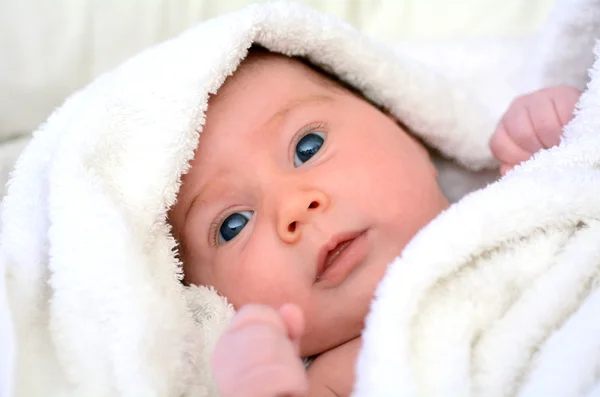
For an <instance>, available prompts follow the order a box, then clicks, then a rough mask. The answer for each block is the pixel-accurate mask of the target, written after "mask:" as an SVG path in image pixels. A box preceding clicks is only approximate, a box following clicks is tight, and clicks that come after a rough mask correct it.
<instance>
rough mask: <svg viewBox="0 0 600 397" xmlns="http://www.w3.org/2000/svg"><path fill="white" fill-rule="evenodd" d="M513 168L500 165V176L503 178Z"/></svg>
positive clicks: (512, 166)
mask: <svg viewBox="0 0 600 397" xmlns="http://www.w3.org/2000/svg"><path fill="white" fill-rule="evenodd" d="M513 168H514V165H507V164H502V165H501V166H500V175H502V176H504V175H506V173H507V172H508V171H510V170H512V169H513Z"/></svg>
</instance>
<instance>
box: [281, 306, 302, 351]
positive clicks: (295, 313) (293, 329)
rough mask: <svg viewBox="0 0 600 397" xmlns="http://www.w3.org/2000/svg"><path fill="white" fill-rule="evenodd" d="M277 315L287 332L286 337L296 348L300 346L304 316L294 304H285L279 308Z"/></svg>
mask: <svg viewBox="0 0 600 397" xmlns="http://www.w3.org/2000/svg"><path fill="white" fill-rule="evenodd" d="M279 315H280V316H281V319H282V320H283V324H284V325H285V328H286V330H287V334H288V337H289V338H290V340H291V341H292V342H293V343H294V345H295V346H296V347H298V346H299V344H300V338H301V337H302V335H303V334H304V314H303V313H302V310H301V309H300V308H299V307H298V306H297V305H294V304H291V303H287V304H285V305H283V306H281V307H280V308H279Z"/></svg>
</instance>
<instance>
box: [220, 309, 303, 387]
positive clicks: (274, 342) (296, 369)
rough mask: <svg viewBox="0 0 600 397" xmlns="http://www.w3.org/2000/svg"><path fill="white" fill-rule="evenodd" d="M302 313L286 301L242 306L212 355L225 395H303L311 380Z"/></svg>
mask: <svg viewBox="0 0 600 397" xmlns="http://www.w3.org/2000/svg"><path fill="white" fill-rule="evenodd" d="M303 328H304V320H303V317H302V312H301V311H300V309H299V308H298V307H297V306H294V305H284V306H282V307H281V308H280V309H279V311H276V310H274V309H271V308H269V307H267V306H259V305H249V306H245V307H243V308H242V309H241V310H240V311H239V312H238V313H237V314H236V315H235V317H234V318H233V320H232V322H231V325H230V326H229V328H228V329H227V330H226V331H225V333H224V334H223V335H222V336H221V338H220V339H219V342H218V343H217V347H216V349H215V352H214V354H213V356H212V370H213V376H214V379H215V382H216V385H217V389H218V391H219V395H220V396H221V397H270V396H273V397H276V396H277V397H280V396H281V397H283V396H285V397H299V396H305V395H307V393H308V380H307V377H306V372H305V370H304V365H303V364H302V360H301V359H300V356H299V353H298V343H299V340H300V337H301V335H302V333H303V332H304V329H303Z"/></svg>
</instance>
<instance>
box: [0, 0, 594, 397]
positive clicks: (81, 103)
mask: <svg viewBox="0 0 600 397" xmlns="http://www.w3.org/2000/svg"><path fill="white" fill-rule="evenodd" d="M587 3H590V4H591V3H595V2H593V1H589V2H587ZM576 5H577V6H578V7H579V8H578V7H569V8H566V7H565V8H563V11H565V10H566V11H568V12H567V14H568V15H570V16H571V17H573V15H575V16H576V12H575V11H576V10H579V11H581V9H582V8H581V7H583V6H585V5H586V2H585V1H581V2H580V3H578V4H576ZM574 10H575V11H574ZM586 15H588V14H586ZM572 20H574V19H573V18H570V19H569V18H566V19H564V20H562V21H558V22H556V21H555V23H554V25H553V26H554V28H556V29H557V30H560V29H559V28H564V27H566V28H568V27H569V26H571V25H569V23H570V22H569V21H572ZM586 26H588V27H590V26H592V24H591V23H588V24H587V25H586ZM566 30H567V31H568V29H566ZM593 34H594V32H593V29H591V30H590V31H589V32H587V34H586V35H579V36H573V37H572V40H571V42H570V43H571V44H572V43H573V42H576V41H577V40H582V38H583V37H585V39H586V40H587V41H588V43H584V44H589V38H590V37H591V36H592V35H593ZM548 37H551V35H548ZM556 37H563V36H562V35H561V34H559V35H556ZM252 42H257V43H260V44H261V45H263V46H265V47H267V48H269V49H271V50H273V51H278V52H282V53H285V54H289V55H300V56H306V57H307V58H308V59H310V60H311V61H313V62H314V63H316V64H318V65H321V66H322V67H324V68H326V69H328V70H331V71H332V72H333V73H335V74H337V75H339V76H340V77H341V78H342V79H344V80H346V81H347V82H348V83H350V84H352V85H354V86H356V87H357V88H358V89H360V90H361V91H362V92H363V93H364V94H365V95H366V96H367V97H369V98H370V99H371V100H373V101H374V102H376V103H378V104H380V105H382V106H383V107H385V108H387V109H389V110H390V111H391V113H392V114H394V115H395V116H396V117H397V118H398V119H400V120H402V121H403V122H404V123H405V124H407V125H408V126H409V127H410V128H411V129H412V130H413V131H415V133H416V134H418V135H419V136H420V137H421V138H422V139H423V140H424V141H425V142H426V143H427V144H429V145H430V146H431V147H433V148H436V149H437V150H439V151H440V152H441V153H442V154H443V155H445V156H446V157H447V158H449V159H451V160H452V161H453V168H451V171H450V172H448V173H445V172H443V173H442V177H443V181H442V182H443V183H445V185H446V186H448V184H450V185H455V184H456V183H455V182H454V181H456V179H455V178H456V175H461V176H462V178H467V179H466V181H467V182H469V183H470V184H469V183H464V182H465V180H464V179H461V181H462V182H461V186H468V187H469V188H472V187H473V186H477V185H478V184H479V182H477V181H476V183H475V182H473V181H474V180H475V179H473V178H471V175H473V174H470V173H469V172H467V171H466V170H467V169H468V170H470V172H471V173H473V172H475V171H478V170H482V169H484V168H486V167H491V166H493V165H494V162H493V160H492V158H491V155H490V152H489V150H488V146H487V142H488V139H489V136H490V134H491V133H492V131H493V128H494V125H495V122H496V120H497V117H498V112H497V111H494V109H499V108H500V106H498V104H494V103H492V102H488V103H485V102H482V101H481V98H490V96H489V95H487V96H486V95H480V94H479V92H478V90H479V91H482V92H484V91H485V89H484V88H482V87H476V86H474V85H473V84H472V83H471V84H467V82H466V80H467V79H466V78H465V76H462V77H461V76H458V75H456V74H452V73H449V74H448V75H447V76H443V75H442V74H440V73H436V71H435V70H434V69H435V68H432V67H426V66H425V64H423V63H420V62H417V61H415V60H413V59H411V58H408V57H405V56H403V55H402V54H401V53H399V52H396V51H392V50H390V49H389V48H388V47H385V46H383V45H381V44H378V43H375V42H373V41H371V40H369V39H367V38H365V37H363V36H362V35H360V34H358V33H357V32H356V31H354V30H353V29H352V28H351V27H349V26H347V25H345V24H343V23H340V22H338V21H336V20H334V19H331V18H328V17H326V16H323V15H320V14H317V13H315V12H313V11H311V10H310V9H308V8H305V7H302V6H298V5H289V4H283V3H271V4H262V5H254V6H251V7H248V8H246V9H243V10H241V11H239V12H237V13H234V14H231V15H227V16H224V17H222V18H218V19H214V20H211V21H207V22H206V23H203V24H201V25H199V26H197V27H196V28H194V29H191V30H189V31H188V32H186V33H184V34H183V35H181V36H179V37H177V38H175V39H173V40H171V41H169V42H166V43H164V44H161V45H159V46H157V47H154V48H152V49H150V50H148V51H145V52H144V53H142V54H140V55H138V56H136V57H134V58H133V59H131V60H130V61H128V62H126V63H125V64H123V65H122V66H120V67H119V68H117V69H115V70H114V71H112V72H110V73H107V74H105V75H104V76H102V77H100V78H99V79H98V80H96V81H95V82H93V83H92V84H90V85H89V86H87V87H86V88H85V89H83V90H82V91H80V92H78V93H76V94H74V95H73V96H72V97H71V98H69V99H68V100H67V101H66V103H65V104H64V105H63V106H62V107H61V108H60V109H58V110H57V111H56V112H55V113H54V114H53V115H52V116H51V117H50V119H49V120H48V121H47V123H46V124H45V125H43V126H42V127H41V128H40V129H39V130H38V131H37V132H36V133H35V134H34V138H33V140H32V142H31V144H30V145H29V146H28V147H27V148H26V149H25V151H24V152H23V154H22V156H21V157H20V159H19V161H18V162H17V166H16V169H15V171H14V174H13V176H12V179H11V183H10V186H9V188H8V193H7V196H6V198H5V200H4V202H3V206H2V213H1V215H2V219H1V224H0V233H1V234H0V269H2V272H3V273H2V274H3V278H2V283H5V284H6V289H7V292H6V295H5V296H4V295H2V296H1V297H0V305H2V304H4V303H6V304H7V305H8V307H9V310H10V311H9V312H7V311H6V310H0V313H2V314H6V313H8V314H9V316H10V319H8V318H6V315H4V316H3V317H2V318H0V325H3V324H6V323H7V322H8V321H10V322H11V323H12V325H13V327H12V328H10V329H8V332H7V331H6V330H5V331H3V332H2V333H1V334H0V336H1V337H2V340H1V344H0V347H1V348H3V350H2V351H3V352H5V351H6V352H9V353H10V354H6V355H3V357H2V362H1V364H2V365H1V366H0V369H1V370H2V371H3V373H2V378H1V379H3V380H5V384H4V391H6V394H7V395H11V394H13V395H15V396H132V397H133V396H182V395H185V396H192V397H195V396H213V395H215V393H214V389H213V386H212V382H211V378H210V373H209V371H208V366H207V357H208V355H209V353H210V351H211V349H212V347H213V345H214V342H215V340H216V338H217V337H218V335H219V333H220V332H221V330H222V329H223V327H224V326H226V324H227V321H228V319H229V318H230V317H231V315H232V313H233V311H232V309H231V307H230V306H228V305H227V303H226V302H225V300H224V299H222V298H220V297H219V296H218V295H217V294H216V293H215V292H214V291H211V290H210V289H208V288H197V287H192V288H186V287H184V286H183V285H182V284H181V283H180V282H179V279H180V273H181V269H180V264H179V263H178V261H177V259H176V257H175V255H174V251H175V248H176V244H175V241H174V239H173V238H172V236H171V235H170V228H169V226H168V224H167V223H166V213H167V209H168V208H169V207H170V206H171V205H172V204H173V202H174V200H175V197H176V192H177V189H178V187H179V183H180V177H181V174H182V173H183V172H185V171H186V169H187V167H188V162H189V160H190V159H191V157H192V155H193V151H194V148H195V147H196V145H197V142H198V139H199V136H201V131H202V125H203V123H204V112H205V110H206V106H207V99H208V96H209V94H211V93H215V92H216V91H217V90H218V88H219V86H220V85H221V84H222V83H223V81H224V79H225V78H226V77H227V76H228V75H230V74H231V73H233V72H234V71H235V68H236V67H237V65H238V64H239V62H240V60H241V59H243V57H244V56H245V54H246V49H247V48H248V47H249V46H250V44H251V43H252ZM556 42H557V41H556V40H549V41H548V43H550V44H547V46H546V47H545V46H544V45H541V44H540V43H538V44H539V45H538V46H536V47H535V51H538V50H541V49H543V48H550V47H552V45H554V44H555V43H556ZM566 48H569V49H572V47H570V46H566ZM532 51H533V50H532ZM535 51H533V52H530V55H531V54H533V55H535V54H537V61H538V62H539V65H540V66H539V67H538V69H535V68H532V69H531V70H521V71H520V74H519V75H525V74H526V73H529V76H530V77H529V78H528V79H527V81H528V84H529V85H530V86H535V85H536V84H541V83H542V82H543V81H544V79H548V78H549V77H548V76H550V77H552V78H555V79H556V78H559V77H560V73H561V72H560V71H559V72H553V71H549V72H548V69H547V68H545V67H544V65H545V62H544V59H550V58H551V57H550V56H548V55H544V53H543V51H541V52H540V53H536V52H535ZM578 51H579V52H577V53H576V55H577V56H579V55H581V54H586V55H587V54H590V53H591V49H590V48H586V47H585V46H584V45H581V46H580V47H578ZM588 57H589V55H588ZM558 58H560V57H558ZM576 58H577V59H576V60H572V62H567V64H569V65H570V69H569V70H572V71H575V70H579V72H580V73H579V74H578V75H577V74H576V73H575V74H576V75H577V76H579V77H580V76H585V73H584V71H585V68H586V67H587V66H588V65H587V64H586V62H587V58H586V57H585V56H583V58H581V59H579V58H578V57H576ZM496 66H497V68H496V71H495V73H496V74H497V75H500V74H501V73H500V72H499V71H501V70H503V69H502V68H503V67H505V65H503V64H497V65H496ZM437 69H440V68H439V66H438V68H437ZM487 73H491V71H490V70H489V69H488V70H487ZM507 73H508V72H507ZM510 73H513V75H512V76H513V77H514V73H515V70H512V71H511V72H510ZM566 77H568V76H566ZM566 77H565V78H566ZM500 80H501V79H500ZM578 81H579V82H581V81H582V80H581V79H580V80H578ZM597 84H598V83H596V82H595V81H594V82H593V83H592V85H591V86H590V90H589V93H588V94H587V96H586V97H585V98H584V99H583V100H582V102H581V107H582V110H581V112H580V115H579V116H578V118H577V119H576V121H575V122H574V123H573V124H572V125H571V126H570V127H569V129H568V134H567V138H566V139H565V143H564V145H563V146H562V147H561V148H559V149H556V150H553V151H549V152H547V153H543V154H541V155H540V156H538V158H536V159H535V160H534V161H532V162H530V163H529V164H528V165H527V166H525V167H523V168H521V169H519V170H517V171H515V172H514V173H512V174H511V175H510V176H509V177H507V178H506V179H505V180H503V181H502V182H500V183H498V184H496V185H492V186H490V187H488V188H486V189H484V190H483V191H482V192H481V193H478V194H475V195H472V196H468V197H467V198H465V199H464V200H462V201H461V202H460V203H459V204H458V205H456V206H455V207H454V208H452V209H451V210H450V211H448V212H447V213H445V214H443V215H442V216H441V217H440V218H439V219H438V220H436V221H435V222H434V223H432V224H431V226H429V227H428V228H427V229H426V230H425V231H424V232H423V233H422V234H420V235H419V236H418V237H417V238H416V239H415V240H414V241H413V242H412V243H411V244H410V246H409V247H408V248H407V250H406V252H405V253H404V254H403V256H402V258H401V259H399V260H398V261H397V262H396V263H394V265H393V266H392V267H391V268H390V272H389V274H388V275H387V276H386V278H385V279H384V281H383V283H382V284H381V286H380V288H379V290H378V298H377V300H376V301H375V304H374V306H373V313H372V314H371V315H370V317H369V320H368V327H367V330H366V333H365V349H364V351H363V353H362V355H361V358H360V362H359V366H358V369H359V371H358V375H359V376H358V381H357V393H358V395H364V396H386V395H390V396H392V395H393V396H397V395H403V394H406V395H420V394H427V393H431V394H436V393H438V394H439V393H442V394H444V395H468V394H469V393H473V394H476V395H491V394H498V395H500V394H502V395H504V394H511V393H514V392H515V391H517V390H521V389H520V387H529V388H530V389H527V390H531V393H533V394H531V395H541V394H536V393H537V392H538V391H539V390H542V389H536V388H535V387H540V388H549V389H550V390H552V391H555V390H559V387H562V388H564V389H569V388H571V385H574V384H576V385H581V384H583V383H581V382H579V383H578V382H575V381H574V380H573V381H572V379H575V378H574V377H567V378H565V379H566V380H565V381H564V382H562V381H561V378H562V377H559V376H554V377H548V376H544V374H546V373H548V371H550V372H552V370H555V368H558V369H560V370H561V371H562V372H561V374H566V373H567V371H570V370H573V368H577V374H576V375H579V376H580V377H583V376H585V375H587V376H588V377H587V378H586V379H589V382H588V383H589V384H592V383H593V381H594V380H595V378H594V376H592V375H593V374H594V373H595V372H594V371H595V368H596V367H595V365H596V364H597V362H596V361H595V360H594V358H595V356H594V354H592V353H595V352H596V351H595V350H593V349H594V348H596V346H597V345H598V344H599V343H597V342H596V341H595V340H594V339H593V338H587V339H586V338H584V337H583V336H580V335H579V334H578V332H580V333H582V335H585V332H592V327H593V326H594V323H595V320H594V316H593V315H587V316H586V310H593V300H590V299H591V297H593V296H594V294H593V292H592V291H594V287H595V279H593V278H592V277H591V275H592V274H593V273H594V271H595V267H594V266H596V265H597V264H598V254H597V251H598V249H597V248H596V247H597V244H594V241H593V237H594V232H595V231H597V230H598V226H597V225H596V223H595V218H594V217H595V216H597V212H598V204H595V202H594V198H595V197H598V195H597V194H596V193H597V190H598V189H600V187H599V186H597V185H598V183H599V182H600V181H598V177H597V176H596V175H595V174H594V167H597V165H598V162H597V158H598V155H597V154H598V153H599V151H598V150H599V149H598V139H597V137H596V136H595V135H594V134H593V132H594V128H595V123H598V122H600V121H598V120H599V118H598V114H597V113H598V110H596V109H594V107H593V104H594V103H595V102H597V101H598V98H597V96H596V93H598V94H600V91H599V89H598V87H597ZM502 101H504V102H505V101H506V97H503V99H502ZM444 169H449V168H447V167H444ZM450 187H455V186H450ZM459 190H460V189H459ZM456 194H457V196H459V195H460V194H462V193H460V194H459V193H456ZM594 211H596V212H594ZM432 247H435V249H432ZM562 273H564V275H563V274H562ZM2 283H0V287H1V286H2ZM586 294H587V295H589V296H590V299H588V300H585V299H584V298H583V296H584V295H586ZM5 297H6V298H7V299H6V302H5V301H4V298H5ZM542 298H544V299H542ZM519 302H522V303H519ZM588 302H590V303H588ZM579 313H581V314H579ZM449 314H452V315H451V316H449ZM570 314H573V315H572V316H570ZM567 318H569V319H570V320H569V321H566V319H567ZM548 324H550V325H548ZM570 324H574V325H570ZM581 324H586V325H588V326H589V327H588V328H583V327H580V326H579V325H581ZM554 325H557V326H563V328H564V329H567V328H568V327H573V328H574V331H573V332H571V333H569V332H566V333H556V334H555V335H552V337H550V336H551V335H550V330H551V329H554ZM515 327H517V328H516V329H515ZM561 329H562V328H561ZM517 331H518V332H517ZM560 335H566V336H560ZM587 335H589V334H587ZM561 338H566V339H567V340H568V341H571V340H573V341H577V342H580V343H578V344H574V343H571V342H568V345H569V346H573V347H576V349H572V350H560V349H555V350H552V349H545V346H546V345H548V346H549V345H550V344H552V343H553V344H555V345H557V346H563V347H564V346H565V343H566V342H564V340H563V339H561ZM553 341H554V342H553ZM583 342H587V343H588V344H584V343H583ZM4 347H6V350H4ZM545 352H549V353H545ZM534 353H535V354H534ZM567 353H568V354H570V355H571V356H569V357H568V358H566V359H565V354H567ZM559 354H563V355H562V356H561V355H559ZM531 357H533V358H534V359H535V361H533V362H530V361H529V359H530V358H531ZM574 362H575V363H577V366H575V365H568V364H573V363H574ZM473 363H476V365H473ZM503 363H505V365H503ZM524 363H525V364H524ZM564 366H566V368H563V367H564ZM582 368H586V369H588V371H584V370H582ZM544 371H546V372H544ZM538 373H540V374H541V375H540V376H537V375H536V374H538ZM531 379H533V380H532V381H530V380H531ZM535 380H537V383H536V382H535ZM556 383H558V385H557V384H556ZM524 390H525V389H524ZM569 390H571V389H569ZM577 390H584V389H582V388H580V389H577ZM585 390H588V389H585ZM585 390H584V391H585ZM565 395H566V394H565Z"/></svg>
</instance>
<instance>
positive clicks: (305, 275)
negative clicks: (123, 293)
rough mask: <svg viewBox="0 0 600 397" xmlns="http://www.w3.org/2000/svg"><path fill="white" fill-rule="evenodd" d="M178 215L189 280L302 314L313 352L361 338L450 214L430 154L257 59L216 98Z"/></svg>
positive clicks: (234, 299)
mask: <svg viewBox="0 0 600 397" xmlns="http://www.w3.org/2000/svg"><path fill="white" fill-rule="evenodd" d="M206 116H207V119H206V120H207V121H206V125H205V128H204V132H203V133H202V136H201V139H200V144H199V146H198V149H197V152H196V156H195V159H194V160H193V161H192V168H191V170H190V172H189V173H188V174H186V175H185V176H184V178H183V184H182V187H181V190H180V193H179V197H178V202H177V204H176V206H175V207H174V208H173V210H172V212H171V214H170V220H171V223H172V225H173V227H174V232H175V234H176V235H177V236H178V238H179V240H180V241H181V243H182V247H181V253H182V257H183V260H184V264H185V275H186V280H187V281H188V282H189V283H192V284H203V285H212V286H214V287H215V288H216V289H217V290H218V291H219V292H220V293H221V294H223V295H224V296H226V297H227V298H228V299H229V301H230V302H231V303H232V304H233V305H234V307H240V306H242V305H244V304H247V303H263V304H267V305H271V306H273V307H276V308H277V307H279V306H280V305H282V304H283V303H288V302H291V303H296V304H298V305H299V306H300V307H301V308H302V309H303V311H304V314H305V320H306V329H307V333H306V336H305V337H304V338H303V340H302V346H301V350H302V353H303V354H304V355H310V354H314V353H318V352H322V351H324V350H326V349H329V348H332V347H334V346H337V345H339V344H341V343H344V342H346V341H348V340H350V339H352V338H354V337H356V336H358V335H359V334H360V330H361V329H362V327H363V321H364V318H365V315H366V314H367V311H368V307H369V302H370V300H371V297H372V294H373V292H374V289H375V287H376V285H377V283H378V282H379V281H380V280H381V278H382V277H383V274H384V272H385V269H386V266H387V265H388V264H389V263H390V262H391V261H392V260H393V258H394V257H396V256H397V255H398V254H399V253H400V251H401V250H402V248H403V247H404V245H405V244H406V243H407V242H408V241H409V240H410V239H411V237H412V236H413V235H414V234H415V233H416V232H417V231H418V230H419V229H421V228H422V227H423V226H424V225H425V224H427V223H428V222H429V221H430V220H431V219H432V218H433V217H435V216H436V215H437V214H438V213H439V212H441V211H442V210H443V209H444V208H446V207H447V205H448V204H447V201H446V199H445V198H444V196H443V195H442V193H441V192H440V190H439V188H438V185H437V181H436V173H435V170H434V168H433V166H432V164H431V162H430V161H429V157H428V155H427V152H426V151H425V149H424V148H423V147H422V146H421V145H420V144H418V143H417V142H416V141H415V140H414V139H412V138H411V137H410V136H409V135H408V134H407V133H406V132H405V131H403V130H402V129H401V128H400V127H399V126H398V125H397V124H396V123H395V122H394V121H393V120H392V119H391V118H390V117H388V116H387V115H386V114H384V113H382V112H381V111H379V110H378V109H377V108H375V107H374V106H372V105H371V104H369V103H368V102H366V101H365V100H363V99H361V98H359V97H357V96H356V95H354V94H352V93H350V92H348V91H346V90H344V89H342V88H339V87H334V86H333V83H332V82H331V81H329V80H327V78H326V77H324V76H322V75H321V74H320V73H318V72H316V71H314V70H312V69H310V68H309V67H307V66H306V65H304V64H302V63H301V62H299V61H298V60H294V59H289V58H285V57H283V56H278V55H265V56H261V57H259V58H257V57H254V58H250V59H248V60H246V61H245V62H244V63H243V64H242V65H241V66H240V68H239V69H238V71H237V72H236V73H235V74H234V75H233V76H232V77H230V78H228V79H227V81H226V82H225V84H224V85H223V86H222V87H221V89H220V90H219V93H218V95H216V96H215V97H212V98H211V100H210V102H209V108H208V111H207V113H206Z"/></svg>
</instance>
